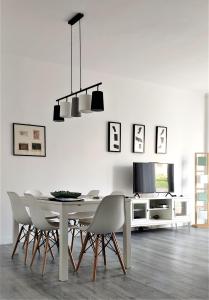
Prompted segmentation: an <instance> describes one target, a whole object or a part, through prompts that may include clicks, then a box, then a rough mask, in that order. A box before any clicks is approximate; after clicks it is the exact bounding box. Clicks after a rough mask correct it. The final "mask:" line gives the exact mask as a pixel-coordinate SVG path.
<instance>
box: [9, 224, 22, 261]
mask: <svg viewBox="0 0 209 300" xmlns="http://www.w3.org/2000/svg"><path fill="white" fill-rule="evenodd" d="M23 228H24V225H22V227H21V229H20V232H19V234H18V236H17V240H16V243H15V246H14V249H13V251H12V258H13V257H14V254H15V252H16V249H17V246H18V244H19V242H20V237H21V234H22V231H23Z"/></svg>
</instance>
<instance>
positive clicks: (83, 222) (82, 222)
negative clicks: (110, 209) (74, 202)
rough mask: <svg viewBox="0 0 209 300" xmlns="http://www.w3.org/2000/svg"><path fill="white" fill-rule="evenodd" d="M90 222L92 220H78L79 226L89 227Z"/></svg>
mask: <svg viewBox="0 0 209 300" xmlns="http://www.w3.org/2000/svg"><path fill="white" fill-rule="evenodd" d="M92 220H93V218H86V219H80V220H79V223H80V224H81V225H89V224H91V222H92Z"/></svg>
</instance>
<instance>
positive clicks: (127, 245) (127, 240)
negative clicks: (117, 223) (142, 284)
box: [123, 199, 131, 268]
mask: <svg viewBox="0 0 209 300" xmlns="http://www.w3.org/2000/svg"><path fill="white" fill-rule="evenodd" d="M123 258H124V263H125V267H126V268H130V267H131V199H125V223H124V226H123Z"/></svg>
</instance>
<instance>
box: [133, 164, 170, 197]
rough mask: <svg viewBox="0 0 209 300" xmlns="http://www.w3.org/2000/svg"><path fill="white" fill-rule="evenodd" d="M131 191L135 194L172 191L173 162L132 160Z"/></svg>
mask: <svg viewBox="0 0 209 300" xmlns="http://www.w3.org/2000/svg"><path fill="white" fill-rule="evenodd" d="M133 192H134V193H135V194H146V193H155V192H156V193H171V192H174V164H167V163H154V162H146V163H145V162H143V163H142V162H134V163H133Z"/></svg>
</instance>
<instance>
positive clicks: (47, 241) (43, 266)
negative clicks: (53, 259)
mask: <svg viewBox="0 0 209 300" xmlns="http://www.w3.org/2000/svg"><path fill="white" fill-rule="evenodd" d="M44 236H45V241H46V242H45V249H44V257H43V264H42V271H41V274H42V276H43V275H44V270H45V267H46V258H47V251H48V247H49V231H48V232H47V233H46V232H45V234H44Z"/></svg>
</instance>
